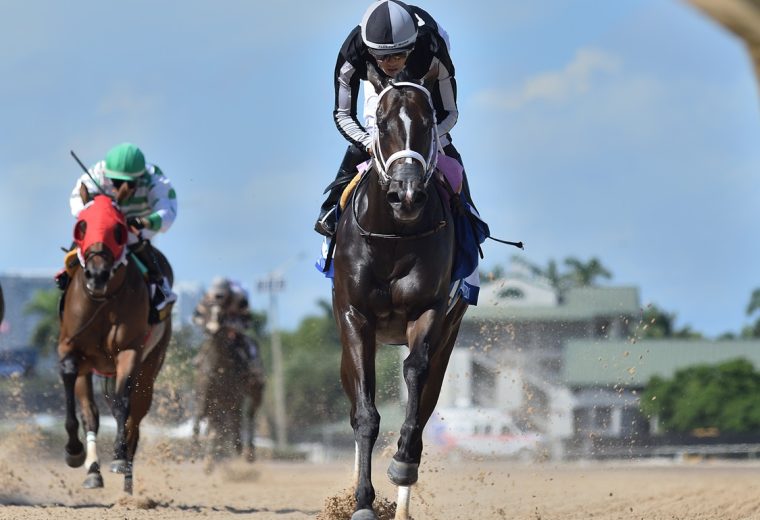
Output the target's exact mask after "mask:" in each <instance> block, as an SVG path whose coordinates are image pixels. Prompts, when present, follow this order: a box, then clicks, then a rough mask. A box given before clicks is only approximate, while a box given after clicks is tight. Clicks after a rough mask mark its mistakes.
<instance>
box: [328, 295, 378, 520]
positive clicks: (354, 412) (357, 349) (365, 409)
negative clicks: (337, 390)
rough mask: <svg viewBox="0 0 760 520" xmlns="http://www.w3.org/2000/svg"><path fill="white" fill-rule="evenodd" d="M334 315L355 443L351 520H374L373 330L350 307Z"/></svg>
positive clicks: (341, 372) (342, 380)
mask: <svg viewBox="0 0 760 520" xmlns="http://www.w3.org/2000/svg"><path fill="white" fill-rule="evenodd" d="M336 315H337V316H338V320H339V322H340V323H339V324H340V331H341V341H342V344H343V354H342V356H341V370H340V376H341V382H342V384H343V390H344V391H345V392H346V395H347V396H348V398H349V400H350V401H351V426H352V427H353V429H354V439H355V441H356V465H355V468H354V478H355V486H356V487H355V491H354V497H355V498H356V510H355V512H354V514H353V515H352V516H351V520H376V519H377V517H376V516H375V513H374V510H373V509H372V503H373V502H374V501H375V489H374V487H373V486H372V476H371V474H372V450H373V448H374V447H375V441H376V440H377V436H378V433H379V431H380V414H378V413H377V409H376V408H375V330H374V327H373V326H371V325H370V324H369V322H368V321H367V319H366V318H365V317H364V316H363V315H362V314H361V313H360V312H359V311H358V310H357V309H356V308H354V307H349V308H348V309H347V310H346V311H345V312H340V311H339V312H337V313H336Z"/></svg>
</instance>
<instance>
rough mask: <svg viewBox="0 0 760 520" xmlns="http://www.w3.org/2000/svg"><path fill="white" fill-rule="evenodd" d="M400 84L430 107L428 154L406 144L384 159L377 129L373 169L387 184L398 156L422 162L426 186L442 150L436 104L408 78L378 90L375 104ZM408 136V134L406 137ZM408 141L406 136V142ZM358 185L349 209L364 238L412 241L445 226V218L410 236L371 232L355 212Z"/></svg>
mask: <svg viewBox="0 0 760 520" xmlns="http://www.w3.org/2000/svg"><path fill="white" fill-rule="evenodd" d="M402 87H412V88H416V89H418V90H420V91H421V92H423V93H424V94H425V99H426V100H427V102H428V106H429V107H430V111H431V114H432V121H433V124H432V125H431V129H430V146H429V150H430V151H429V152H428V156H427V157H423V156H422V154H421V153H419V152H417V151H416V150H412V149H411V148H409V146H408V144H407V147H406V148H403V149H401V150H399V151H397V152H394V153H392V154H391V155H390V157H388V158H386V157H385V156H384V155H383V151H382V149H381V148H380V132H379V131H375V133H374V136H373V138H372V155H373V160H372V165H373V168H374V169H375V170H376V171H377V174H378V178H379V180H380V184H381V185H383V186H387V185H388V184H389V183H390V180H391V178H390V176H389V175H388V169H389V168H390V167H391V165H392V164H393V163H394V162H396V161H398V160H401V159H407V160H409V161H417V162H419V163H420V164H421V165H422V168H423V171H424V183H423V186H424V187H425V188H427V186H428V183H429V182H430V179H431V178H432V176H433V172H435V169H436V166H437V164H438V151H439V150H440V149H441V142H440V139H439V136H438V127H437V126H436V124H435V107H434V106H433V101H432V98H431V96H430V92H429V91H428V89H426V88H425V87H423V86H422V85H419V84H417V83H412V82H407V81H401V82H398V83H392V84H390V85H388V86H387V87H385V88H384V89H383V90H382V91H380V94H378V105H379V104H380V100H382V98H383V96H385V95H386V94H387V93H388V92H390V91H391V90H392V89H394V88H402ZM407 137H408V136H407ZM408 142H409V140H408V139H407V143H408ZM367 177H368V176H367V175H366V174H365V176H364V178H363V179H362V182H364V180H365V179H367ZM358 191H359V190H358V187H357V189H356V190H354V196H353V197H352V199H353V200H352V204H351V208H352V210H353V213H354V220H355V221H356V226H357V228H358V229H359V234H360V235H361V236H363V237H364V238H366V239H370V238H385V239H391V240H413V239H419V238H425V237H427V236H430V235H433V234H435V233H437V232H438V231H440V230H441V229H443V228H444V227H446V224H447V222H446V220H441V221H439V222H438V223H437V224H436V225H435V227H433V228H431V229H428V230H427V231H422V232H419V233H414V234H411V235H402V234H397V233H373V232H371V231H367V230H366V229H364V228H363V227H362V225H361V223H360V221H359V214H358V208H357V204H358V201H357V199H358V197H357V196H356V193H357V192H358ZM439 200H440V202H441V206H443V200H442V199H441V198H440V197H439ZM444 214H445V208H444Z"/></svg>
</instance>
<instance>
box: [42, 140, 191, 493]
mask: <svg viewBox="0 0 760 520" xmlns="http://www.w3.org/2000/svg"><path fill="white" fill-rule="evenodd" d="M75 157H76V156H75ZM77 160H78V159H77ZM80 165H81V163H80ZM90 188H92V191H91V189H90ZM77 190H78V199H77V200H76V201H75V200H74V198H73V197H72V200H71V206H72V210H73V212H74V213H75V215H76V217H77V221H76V224H75V226H74V243H75V246H76V248H75V250H74V252H73V254H72V253H70V254H69V256H70V257H71V256H73V257H74V258H75V261H74V262H71V261H67V262H66V270H65V271H64V272H63V273H61V274H59V275H58V276H57V280H58V282H59V283H60V284H61V285H62V286H63V288H64V289H65V292H64V294H63V296H62V302H61V303H62V305H61V307H62V309H61V331H60V336H59V342H58V356H59V360H60V369H61V378H62V380H63V385H64V392H65V397H66V399H65V401H66V432H67V434H68V441H67V443H66V446H65V448H66V449H65V452H66V453H65V455H66V457H65V458H66V462H67V464H68V465H69V466H71V467H79V466H82V464H84V465H85V467H86V469H87V478H86V480H85V482H84V487H85V488H97V487H102V486H103V478H102V476H101V474H100V461H99V458H98V454H97V446H96V440H97V434H98V430H99V423H100V420H99V412H98V409H97V406H96V403H95V400H94V396H93V385H92V374H93V373H98V374H101V375H105V376H109V380H108V381H109V382H110V384H109V383H107V384H106V393H107V395H106V397H107V398H108V399H109V404H110V406H111V409H112V411H113V415H114V418H115V419H116V425H117V430H116V439H115V441H114V457H113V461H112V463H111V471H112V472H115V473H122V474H124V475H125V477H124V490H125V491H127V492H129V493H131V492H132V464H133V460H134V456H135V452H136V450H137V443H138V440H139V435H140V432H139V425H140V421H141V420H142V419H143V417H144V416H145V415H146V414H147V412H148V410H149V408H150V405H151V401H152V397H153V384H154V381H155V379H156V377H157V376H158V372H159V370H160V368H161V365H162V364H163V361H164V357H165V353H166V348H167V346H168V344H169V339H170V337H171V313H170V310H171V302H172V301H173V299H174V298H176V297H175V296H174V294H173V293H172V291H171V283H172V280H173V274H172V270H171V267H170V266H169V264H168V262H167V261H166V258H165V257H164V256H163V255H162V254H161V253H160V252H159V251H158V250H156V249H155V248H153V247H152V246H151V245H150V244H149V242H148V243H146V242H147V241H146V240H144V239H142V240H141V238H140V235H148V236H152V235H153V234H155V231H157V230H159V229H163V230H165V229H168V227H169V226H170V225H171V223H172V221H173V220H174V216H175V215H176V197H175V195H174V190H173V189H171V186H170V185H169V183H168V180H166V179H165V177H163V175H162V174H161V173H160V170H158V168H157V167H155V166H152V165H151V166H146V164H145V159H144V157H143V155H142V152H141V151H140V150H139V148H137V147H135V146H134V145H132V144H129V143H124V144H122V145H119V146H117V147H115V148H114V149H112V150H111V151H110V152H109V153H108V155H107V157H106V160H105V161H103V162H101V163H98V164H97V165H96V166H95V167H94V168H93V169H92V170H90V171H87V172H86V179H85V178H83V179H80V181H79V182H78V183H77ZM157 194H163V195H164V196H163V197H158V196H157ZM93 195H94V199H93ZM146 206H151V207H153V208H157V209H156V210H155V211H154V212H152V213H149V214H148V213H147V212H146V210H145V207H146ZM145 215H147V216H145ZM146 231H147V232H146ZM146 271H147V273H146ZM151 280H152V281H153V283H154V284H156V287H155V288H154V289H151V285H150V282H151ZM151 290H153V291H154V294H153V295H151ZM76 402H78V403H79V406H80V411H81V414H82V421H83V423H84V430H85V434H86V443H87V444H86V449H85V446H84V445H83V444H82V442H81V441H80V440H79V436H78V433H79V432H78V430H79V422H78V421H77V417H76Z"/></svg>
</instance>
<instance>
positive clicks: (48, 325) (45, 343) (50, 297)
mask: <svg viewBox="0 0 760 520" xmlns="http://www.w3.org/2000/svg"><path fill="white" fill-rule="evenodd" d="M60 294H61V293H60V291H59V290H58V289H49V290H39V291H37V292H35V293H34V295H33V296H32V299H31V300H29V302H28V303H27V304H26V307H24V313H26V314H36V315H38V316H39V317H40V321H39V322H37V325H36V326H35V327H34V331H33V332H32V338H31V342H32V346H33V347H35V348H36V349H37V350H39V351H40V353H46V352H50V351H52V352H54V351H55V346H56V344H57V342H58V333H59V331H60V321H59V319H58V300H59V298H60Z"/></svg>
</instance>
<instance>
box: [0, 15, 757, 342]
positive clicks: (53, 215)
mask: <svg viewBox="0 0 760 520" xmlns="http://www.w3.org/2000/svg"><path fill="white" fill-rule="evenodd" d="M366 5H368V2H364V1H362V2H351V3H349V2H345V1H336V0H323V1H320V2H304V1H288V0H278V1H277V2H257V1H242V0H238V1H232V0H228V1H220V2H215V3H213V4H212V3H211V2H202V1H186V2H160V3H159V2H147V1H136V2H129V3H120V4H115V3H112V2H100V1H98V2H95V1H76V2H68V3H62V2H55V1H52V0H51V1H35V0H30V1H28V2H4V3H3V4H2V6H0V78H2V81H0V99H1V100H2V117H0V169H1V170H2V174H0V202H1V203H0V221H1V222H2V223H3V225H2V229H3V235H4V240H3V244H4V247H3V248H2V249H1V250H0V272H15V271H29V270H33V271H46V272H53V271H54V270H55V269H56V268H57V266H58V265H59V264H60V261H61V259H60V256H61V255H60V253H59V246H61V245H64V244H68V242H69V240H70V239H69V237H70V233H71V226H72V224H73V219H72V217H71V216H70V214H69V212H68V201H67V199H68V195H69V192H70V190H71V188H72V186H73V183H74V182H75V180H76V178H77V177H78V175H79V170H78V167H77V166H76V164H75V163H74V162H73V161H72V160H71V158H70V157H69V155H68V152H69V150H70V149H74V150H75V151H77V153H78V154H79V155H80V156H81V157H82V158H83V160H85V162H86V163H93V162H95V161H97V160H98V159H100V158H101V157H102V156H103V155H104V154H105V151H106V150H107V149H108V148H109V147H110V146H112V145H113V144H116V143H118V142H121V141H124V140H130V141H133V142H135V143H137V144H138V145H140V146H141V147H142V148H143V150H144V152H145V154H146V157H147V159H148V160H149V161H151V162H155V163H157V164H158V165H160V166H161V168H162V169H163V170H164V171H165V172H166V173H167V175H168V176H169V177H170V178H171V180H172V182H173V183H174V186H175V188H176V190H177V193H178V198H179V217H178V219H177V221H176V223H175V225H174V227H173V228H172V229H171V230H170V232H169V233H168V234H167V235H165V236H163V237H161V238H160V239H159V241H158V242H157V244H158V246H159V247H160V248H161V249H162V250H164V251H165V252H166V254H167V256H169V258H170V260H171V261H172V263H173V265H174V268H175V272H176V275H177V278H178V279H180V280H188V281H190V280H197V281H200V282H202V283H204V284H207V283H208V282H210V280H211V279H212V278H213V277H214V276H216V275H226V276H230V277H233V278H236V279H239V280H241V281H242V282H244V283H245V284H247V285H248V286H249V287H250V286H253V285H254V284H255V282H256V280H258V279H260V278H262V277H264V276H265V275H266V274H267V273H268V272H271V271H272V270H277V269H280V270H282V275H283V276H284V278H285V279H286V282H287V286H286V290H285V291H284V292H283V293H282V294H281V295H280V297H279V302H280V310H279V312H280V320H281V324H282V325H283V326H284V327H285V328H292V327H294V326H295V325H296V324H297V323H298V321H299V320H300V319H301V318H302V317H303V316H305V315H307V314H309V313H313V312H316V311H317V306H316V304H315V302H316V301H317V300H318V299H320V298H322V299H329V297H330V286H329V284H328V283H327V282H326V281H325V280H324V279H323V278H321V277H320V276H319V274H318V273H317V272H316V271H315V270H313V268H312V267H311V266H312V263H313V260H314V258H315V256H316V254H317V253H318V249H319V246H320V240H319V237H318V235H316V234H315V233H314V232H313V231H312V224H313V221H314V218H315V216H316V213H317V209H318V206H319V203H320V202H321V197H322V195H321V194H322V188H323V187H324V186H325V185H326V184H327V183H328V182H329V181H330V180H331V179H332V177H333V175H334V172H335V170H336V168H337V166H338V163H339V161H340V159H341V157H342V154H343V150H344V148H345V141H344V140H343V138H342V137H341V136H340V135H339V133H338V132H337V130H336V129H335V127H334V124H333V121H332V108H333V90H332V72H333V67H334V63H335V58H336V54H337V50H338V48H339V46H340V44H341V43H342V41H343V39H344V37H345V35H346V34H347V33H348V31H349V30H350V29H351V28H352V27H353V26H354V25H355V24H356V23H358V21H359V20H360V18H361V15H362V13H363V11H364V8H365V6H366ZM420 5H421V6H422V7H425V8H426V9H428V10H429V11H430V12H431V14H433V16H434V17H435V18H437V19H438V20H439V22H440V23H441V24H442V25H443V26H444V27H445V28H446V29H447V30H448V32H449V34H450V36H451V43H452V51H451V52H452V57H453V60H454V63H455V65H456V67H457V80H458V87H459V107H460V119H459V122H458V124H457V126H456V128H455V129H454V132H453V135H454V139H455V142H456V144H457V147H458V148H459V151H460V152H461V153H462V156H463V158H464V161H465V164H466V166H467V170H468V174H469V178H470V184H471V187H472V191H473V196H474V199H475V202H476V204H477V205H478V208H479V209H480V210H481V213H482V215H483V217H484V218H485V219H486V220H487V221H488V222H489V224H490V226H491V230H492V232H493V234H494V235H495V236H498V237H501V238H507V239H513V240H514V239H520V240H523V241H525V243H526V251H525V253H524V256H525V257H526V258H528V259H530V260H532V261H535V262H539V263H545V262H546V260H548V259H550V258H556V259H563V258H565V257H566V256H577V257H580V258H582V259H587V258H589V257H591V256H597V257H599V258H600V259H601V260H602V261H603V263H604V264H605V265H607V266H608V267H609V268H610V269H611V270H612V271H613V273H614V275H615V276H614V279H613V281H612V282H613V283H615V284H632V285H637V286H638V287H640V289H641V297H642V303H643V304H646V303H649V302H655V303H657V304H658V305H660V306H661V307H663V308H665V309H667V310H669V311H674V312H676V313H677V314H678V324H679V325H684V324H690V325H692V326H693V327H694V328H695V329H697V330H701V331H704V332H706V333H707V334H709V335H715V334H719V333H721V332H723V331H726V330H738V329H739V328H740V327H741V326H742V324H743V323H745V322H747V321H748V320H747V318H746V317H745V316H744V308H745V306H746V303H747V301H748V298H749V295H750V292H751V290H752V289H753V288H755V287H758V286H760V274H759V272H760V268H759V267H758V265H759V262H758V261H759V260H760V254H759V253H760V250H759V246H758V245H757V240H756V235H757V233H756V229H757V223H758V221H760V218H759V217H760V209H759V205H758V203H757V201H758V200H760V188H758V186H760V182H758V175H760V173H758V172H760V151H758V150H759V147H758V146H757V144H758V142H759V141H758V139H759V138H760V120H759V119H758V106H757V104H758V95H757V88H756V85H755V83H754V75H753V72H752V70H751V67H750V64H749V60H748V58H747V56H746V54H745V52H744V49H743V47H742V46H741V44H740V43H739V42H738V41H737V40H735V39H734V38H733V37H732V36H731V35H729V34H728V33H725V32H724V31H723V30H722V29H721V28H720V27H718V26H717V25H714V24H713V23H712V22H711V21H709V20H707V19H705V18H703V17H702V16H701V14H700V13H698V12H696V11H694V10H692V9H691V8H690V7H689V6H688V5H686V4H685V3H682V2H680V1H670V0H656V1H655V0H616V1H615V2H604V1H601V0H597V1H583V0H572V1H570V0H568V1H562V0H554V1H548V0H540V1H535V0H534V1H532V2H524V1H521V0H514V1H504V0H499V1H482V2H476V3H467V2H461V1H458V2H455V1H453V0H452V1H448V0H445V1H440V0H439V1H436V2H433V3H427V4H425V3H423V4H420ZM484 251H485V254H486V259H485V261H484V266H485V267H486V268H488V267H492V266H495V265H497V264H505V263H506V262H507V260H508V258H509V257H510V256H511V255H512V254H513V252H514V251H512V250H509V249H507V248H505V247H504V246H500V245H496V244H495V243H492V242H490V243H487V244H486V246H485V248H484ZM253 303H254V305H255V306H257V307H259V308H264V307H265V306H266V298H265V296H264V295H262V294H256V293H255V292H254V294H253Z"/></svg>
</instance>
